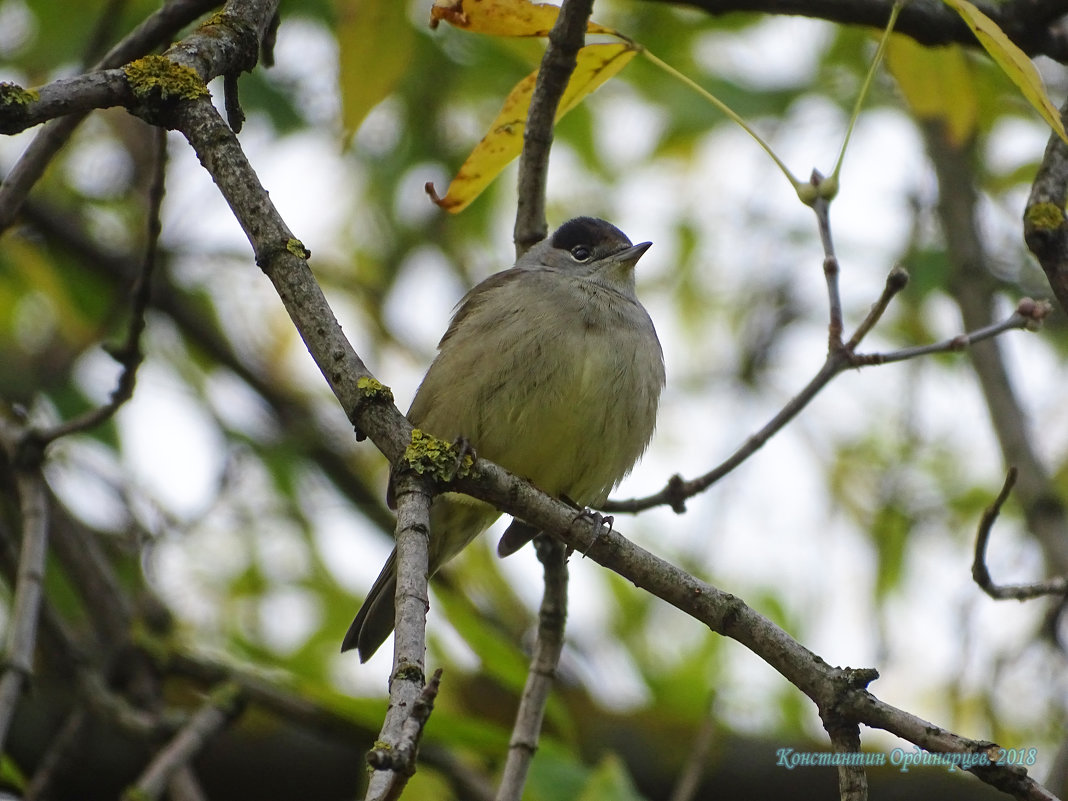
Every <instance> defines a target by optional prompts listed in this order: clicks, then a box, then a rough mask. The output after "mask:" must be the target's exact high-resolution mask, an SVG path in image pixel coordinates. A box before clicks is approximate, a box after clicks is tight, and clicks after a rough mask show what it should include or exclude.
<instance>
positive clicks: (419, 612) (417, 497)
mask: <svg viewBox="0 0 1068 801" xmlns="http://www.w3.org/2000/svg"><path fill="white" fill-rule="evenodd" d="M428 481H429V480H428V479H427V478H425V477H423V476H420V475H417V474H416V473H415V472H414V471H412V470H400V471H398V472H397V473H396V478H395V482H396V483H395V492H396V498H397V560H396V565H397V589H396V620H397V629H396V634H395V635H394V638H393V673H392V675H391V676H390V681H389V708H388V710H387V711H386V719H385V721H384V722H383V724H382V733H381V734H380V735H379V737H378V742H377V743H376V745H375V748H374V750H372V751H371V752H370V753H369V754H368V755H367V761H368V763H369V764H370V765H371V768H372V773H371V779H370V781H369V782H368V785H367V798H368V799H369V801H370V799H376V801H385V799H391V798H398V797H399V796H400V794H401V792H402V791H403V789H404V787H405V785H406V784H407V782H408V779H409V778H410V777H411V776H412V774H414V773H415V754H416V750H417V743H418V741H419V738H420V737H421V735H422V731H423V724H425V722H426V718H425V717H422V718H421V719H420V715H421V714H422V713H424V712H425V714H426V715H429V713H430V709H431V708H432V707H433V698H434V696H435V695H436V694H437V686H438V682H439V680H440V675H441V674H440V671H439V672H437V673H435V676H434V680H433V681H432V682H431V684H430V685H427V683H426V613H427V610H428V609H429V608H430V597H429V592H428V590H427V577H428V575H429V572H430V568H429V561H430V559H429V539H430V502H431V501H432V500H433V493H432V492H431V491H430V487H429V484H428ZM427 693H429V695H428V694H427ZM417 713H419V714H417ZM413 716H414V721H413V722H414V724H415V726H416V728H415V730H414V731H413V730H412V729H411V728H410V727H409V726H408V724H409V721H410V720H412V719H413Z"/></svg>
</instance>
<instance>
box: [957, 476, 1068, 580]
mask: <svg viewBox="0 0 1068 801" xmlns="http://www.w3.org/2000/svg"><path fill="white" fill-rule="evenodd" d="M1015 484H1016V468H1015V467H1010V468H1009V472H1008V474H1007V475H1006V476H1005V484H1004V485H1003V486H1002V488H1001V492H999V493H998V496H997V498H995V499H994V502H993V503H992V504H990V506H988V507H987V508H986V510H985V511H984V512H983V517H982V519H981V520H980V521H979V531H978V532H977V534H976V537H975V559H974V561H973V562H972V578H973V579H974V580H975V583H976V584H978V585H979V587H980V589H982V590H983V592H985V593H986V594H987V595H989V596H990V597H991V598H994V599H995V600H998V601H1003V600H1007V599H1012V600H1016V601H1027V600H1030V599H1032V598H1038V597H1041V596H1043V595H1064V594H1066V593H1068V578H1065V577H1064V576H1057V577H1055V578H1051V579H1047V580H1046V581H1036V582H1032V583H1030V584H995V583H994V580H993V579H992V578H991V577H990V570H989V569H988V568H987V565H986V546H987V543H988V542H989V541H990V532H991V530H992V529H993V527H994V523H995V521H997V519H998V515H999V514H1001V507H1002V506H1004V505H1005V501H1007V500H1008V499H1009V494H1010V493H1011V492H1012V488H1013V485H1015Z"/></svg>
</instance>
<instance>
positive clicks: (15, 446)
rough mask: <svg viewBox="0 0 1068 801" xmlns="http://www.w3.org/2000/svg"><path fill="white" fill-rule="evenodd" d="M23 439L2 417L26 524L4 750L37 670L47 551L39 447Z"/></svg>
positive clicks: (3, 708) (1, 685)
mask: <svg viewBox="0 0 1068 801" xmlns="http://www.w3.org/2000/svg"><path fill="white" fill-rule="evenodd" d="M25 444H26V440H25V429H23V428H22V427H21V426H20V425H18V424H16V423H14V422H12V421H9V420H6V419H4V418H3V417H0V446H2V447H3V448H4V450H5V451H6V452H7V456H8V458H9V459H10V461H11V465H12V468H13V471H14V474H15V488H16V492H17V493H18V503H19V516H20V518H21V525H22V541H21V543H20V548H19V564H18V574H17V576H16V580H15V601H14V604H13V608H12V612H11V620H10V622H9V624H8V630H7V642H6V644H5V646H4V661H5V665H4V674H3V678H0V752H2V751H3V750H4V743H5V742H6V740H7V735H8V731H9V729H10V727H11V721H12V719H13V718H14V715H15V707H16V705H17V704H18V700H19V697H20V696H21V694H22V690H23V687H24V686H25V685H26V683H27V682H28V681H29V678H30V676H31V675H32V674H33V654H34V646H35V644H36V642H37V623H38V615H39V612H40V608H41V596H42V595H43V592H44V589H43V583H44V569H45V556H46V554H47V552H48V501H47V493H46V491H45V482H44V476H43V475H42V474H41V470H40V457H41V453H40V451H38V450H36V449H31V451H30V452H27V451H26V449H25Z"/></svg>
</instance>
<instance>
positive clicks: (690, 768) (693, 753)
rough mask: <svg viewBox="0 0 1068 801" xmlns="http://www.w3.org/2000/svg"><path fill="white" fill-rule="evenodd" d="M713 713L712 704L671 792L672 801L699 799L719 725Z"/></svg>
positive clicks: (702, 720)
mask: <svg viewBox="0 0 1068 801" xmlns="http://www.w3.org/2000/svg"><path fill="white" fill-rule="evenodd" d="M712 712H713V710H712V704H711V703H709V705H708V713H707V714H706V715H705V716H704V717H703V718H702V719H701V726H700V728H699V729H698V730H697V734H695V735H694V738H693V744H692V745H691V746H690V748H689V752H688V753H687V755H686V763H685V764H684V765H683V766H682V770H681V771H680V772H679V777H678V779H676V781H675V787H674V789H673V790H672V791H671V801H693V799H694V798H696V797H697V791H698V790H699V789H700V787H701V778H702V777H703V776H704V774H705V771H706V770H707V768H708V755H709V753H711V751H712V746H713V745H714V744H715V741H716V736H715V735H716V727H717V723H716V718H715V715H713V714H712Z"/></svg>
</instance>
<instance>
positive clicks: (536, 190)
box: [512, 0, 593, 258]
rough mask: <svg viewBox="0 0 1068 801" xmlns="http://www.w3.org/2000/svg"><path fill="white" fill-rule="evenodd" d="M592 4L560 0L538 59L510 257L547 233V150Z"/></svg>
mask: <svg viewBox="0 0 1068 801" xmlns="http://www.w3.org/2000/svg"><path fill="white" fill-rule="evenodd" d="M592 10H593V0H564V2H563V4H562V5H561V6H560V13H559V14H558V15H557V17H556V22H555V24H554V25H553V27H552V30H550V31H549V44H548V46H547V47H546V48H545V55H544V56H543V57H542V59H541V67H540V68H539V69H538V77H537V80H536V82H535V84H534V93H533V95H532V96H531V99H530V111H529V112H528V114H527V124H526V127H525V128H524V129H523V152H522V153H521V154H520V156H519V190H518V200H517V204H516V214H515V231H514V233H513V237H512V238H513V239H514V240H515V255H516V258H519V257H520V256H522V255H523V254H524V253H526V251H527V249H528V248H530V247H531V245H534V244H536V243H537V242H540V241H541V240H542V239H544V238H545V235H546V233H548V225H547V224H546V221H545V180H546V176H547V174H548V171H549V149H550V147H551V146H552V142H553V123H554V121H555V119H556V109H557V107H558V106H559V105H560V98H561V97H562V96H563V94H564V90H565V89H566V88H567V83H568V81H569V80H570V79H571V73H572V72H573V71H574V69H575V63H576V56H577V54H578V51H579V49H581V47H582V45H583V42H585V39H586V23H587V21H588V20H589V18H590V13H591V12H592Z"/></svg>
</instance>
